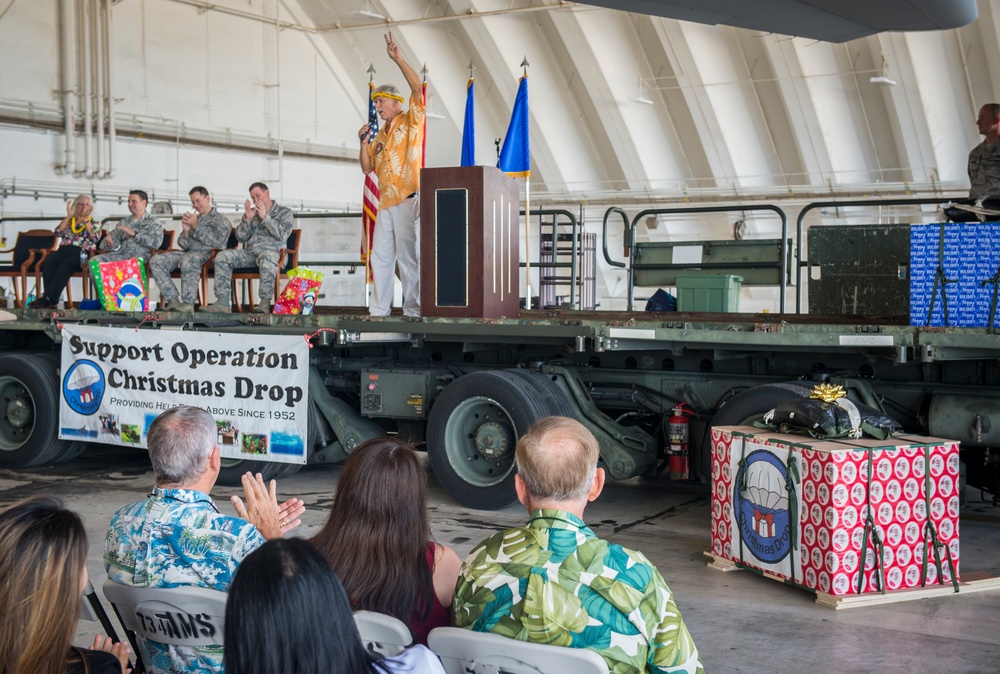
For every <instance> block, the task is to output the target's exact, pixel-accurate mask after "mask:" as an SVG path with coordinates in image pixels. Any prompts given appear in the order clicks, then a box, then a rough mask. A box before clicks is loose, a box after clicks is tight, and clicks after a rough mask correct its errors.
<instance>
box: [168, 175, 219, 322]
mask: <svg viewBox="0 0 1000 674" xmlns="http://www.w3.org/2000/svg"><path fill="white" fill-rule="evenodd" d="M188 196H189V197H191V205H192V206H194V209H195V211H196V213H185V214H184V215H183V216H182V217H181V227H182V228H183V231H182V232H181V235H180V237H178V239H177V247H178V248H180V249H181V250H180V251H174V252H171V253H160V254H159V255H156V256H155V257H154V258H153V259H152V260H150V262H149V270H150V273H151V274H152V275H153V279H154V280H155V281H156V285H157V286H158V287H159V288H160V294H161V295H162V296H163V300H164V301H165V302H166V309H167V311H194V307H195V304H196V303H197V302H198V286H199V284H200V283H201V267H202V265H204V264H205V263H206V262H208V259H209V258H210V257H211V256H212V251H213V250H221V249H223V248H225V247H226V242H227V241H228V240H229V233H230V232H231V231H232V225H231V224H229V219H228V218H227V217H226V216H224V215H223V214H222V213H219V210H218V209H217V208H215V207H214V206H212V197H211V196H209V194H208V190H206V189H205V188H204V187H202V186H200V185H199V186H197V187H192V188H191V191H190V192H188ZM178 267H179V268H180V270H181V292H180V294H179V295H178V293H177V286H176V285H174V282H173V281H172V280H171V279H170V273H171V272H172V271H174V270H175V269H177V268H178Z"/></svg>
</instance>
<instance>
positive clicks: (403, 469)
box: [311, 437, 462, 644]
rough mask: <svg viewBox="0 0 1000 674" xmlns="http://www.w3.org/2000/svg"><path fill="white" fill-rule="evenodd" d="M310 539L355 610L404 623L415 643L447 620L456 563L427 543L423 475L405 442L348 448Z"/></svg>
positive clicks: (372, 442)
mask: <svg viewBox="0 0 1000 674" xmlns="http://www.w3.org/2000/svg"><path fill="white" fill-rule="evenodd" d="M311 540H312V543H313V545H315V546H316V548H317V549H318V550H319V551H320V552H321V553H323V556H324V557H326V559H327V561H329V562H330V566H332V567H333V570H334V571H335V572H336V574H337V577H338V578H340V581H341V582H342V583H343V584H344V589H345V590H347V596H348V597H350V599H351V605H352V606H354V608H355V609H356V610H360V609H364V610H367V611H377V612H378V613H386V614H388V615H391V616H394V617H396V618H398V619H400V620H402V621H403V622H404V623H406V625H407V626H408V627H409V628H410V632H411V633H412V634H413V639H414V642H416V643H421V644H426V643H427V634H428V633H429V632H430V631H431V630H432V629H434V628H435V627H441V626H444V625H447V624H448V623H449V619H450V607H451V600H452V596H453V595H454V592H455V583H456V581H457V580H458V572H459V570H460V568H461V566H462V562H461V560H460V559H459V558H458V555H456V554H455V552H454V551H453V550H452V549H451V548H448V547H446V546H444V545H440V544H438V543H434V542H433V541H432V540H431V531H430V522H429V520H428V518H427V477H426V475H425V473H424V468H423V466H422V465H421V464H420V460H419V459H418V458H417V454H416V452H415V451H414V450H413V447H412V446H411V445H409V444H407V443H405V442H403V441H402V440H399V439H397V438H390V437H384V438H374V439H372V440H369V441H368V442H365V443H364V444H362V445H361V446H360V447H358V448H357V449H356V450H354V452H353V453H352V454H351V455H350V456H349V457H348V459H347V461H346V462H345V463H344V469H343V470H342V471H341V473H340V477H339V478H338V480H337V491H336V494H335V495H334V499H333V507H332V508H331V510H330V517H329V518H328V519H327V521H326V524H325V525H323V528H322V529H321V530H320V531H319V533H317V534H316V536H314V537H313V538H312V539H311Z"/></svg>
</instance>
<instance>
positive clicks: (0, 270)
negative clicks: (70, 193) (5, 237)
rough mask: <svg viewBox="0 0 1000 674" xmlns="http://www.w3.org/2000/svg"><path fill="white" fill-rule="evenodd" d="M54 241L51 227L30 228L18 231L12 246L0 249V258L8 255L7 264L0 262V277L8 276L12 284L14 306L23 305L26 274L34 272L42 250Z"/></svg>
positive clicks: (26, 284)
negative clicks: (7, 248)
mask: <svg viewBox="0 0 1000 674" xmlns="http://www.w3.org/2000/svg"><path fill="white" fill-rule="evenodd" d="M55 242H56V235H55V232H53V231H52V230H51V229H30V230H28V231H27V232H19V233H18V235H17V240H15V241H14V248H12V249H11V250H5V251H0V260H2V258H3V257H6V256H8V255H9V256H10V263H9V264H3V263H2V262H0V277H6V278H9V279H10V283H11V285H13V286H14V306H15V307H17V308H18V309H21V308H23V307H24V303H25V302H24V300H25V297H26V296H27V293H28V282H27V278H28V274H29V273H34V271H35V265H37V264H38V263H39V262H41V258H42V256H43V251H45V250H48V249H50V248H52V246H54V245H55Z"/></svg>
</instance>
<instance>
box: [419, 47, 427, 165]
mask: <svg viewBox="0 0 1000 674" xmlns="http://www.w3.org/2000/svg"><path fill="white" fill-rule="evenodd" d="M420 74H421V75H423V76H424V79H423V81H422V82H421V83H420V102H421V104H423V106H424V136H423V139H422V140H421V141H420V168H424V167H425V166H427V64H426V63H425V64H424V67H423V69H422V70H421V71H420Z"/></svg>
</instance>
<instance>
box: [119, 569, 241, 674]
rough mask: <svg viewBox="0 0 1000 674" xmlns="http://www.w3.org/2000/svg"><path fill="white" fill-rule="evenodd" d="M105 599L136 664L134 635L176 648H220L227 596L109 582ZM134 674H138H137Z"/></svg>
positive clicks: (187, 588) (203, 590)
mask: <svg viewBox="0 0 1000 674" xmlns="http://www.w3.org/2000/svg"><path fill="white" fill-rule="evenodd" d="M104 596H105V597H106V598H107V600H108V601H109V602H111V606H112V607H113V608H114V609H115V614H116V615H117V616H118V621H119V622H120V623H121V624H122V626H123V627H124V628H125V630H126V632H127V634H128V637H129V641H130V642H131V643H132V650H133V651H134V652H135V653H136V658H137V660H136V665H137V669H138V664H139V655H138V654H139V653H140V651H139V645H138V643H137V641H136V639H135V635H137V634H141V635H142V636H143V637H145V638H146V639H148V640H150V641H156V642H159V643H161V644H171V645H175V646H188V647H199V646H220V645H222V627H223V623H224V622H225V617H226V593H225V592H219V591H218V590H210V589H208V588H204V587H191V586H183V587H171V588H153V587H131V586H128V585H122V584H120V583H116V582H115V581H113V580H110V579H108V580H107V581H105V583H104ZM136 674H139V673H138V672H136Z"/></svg>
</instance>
